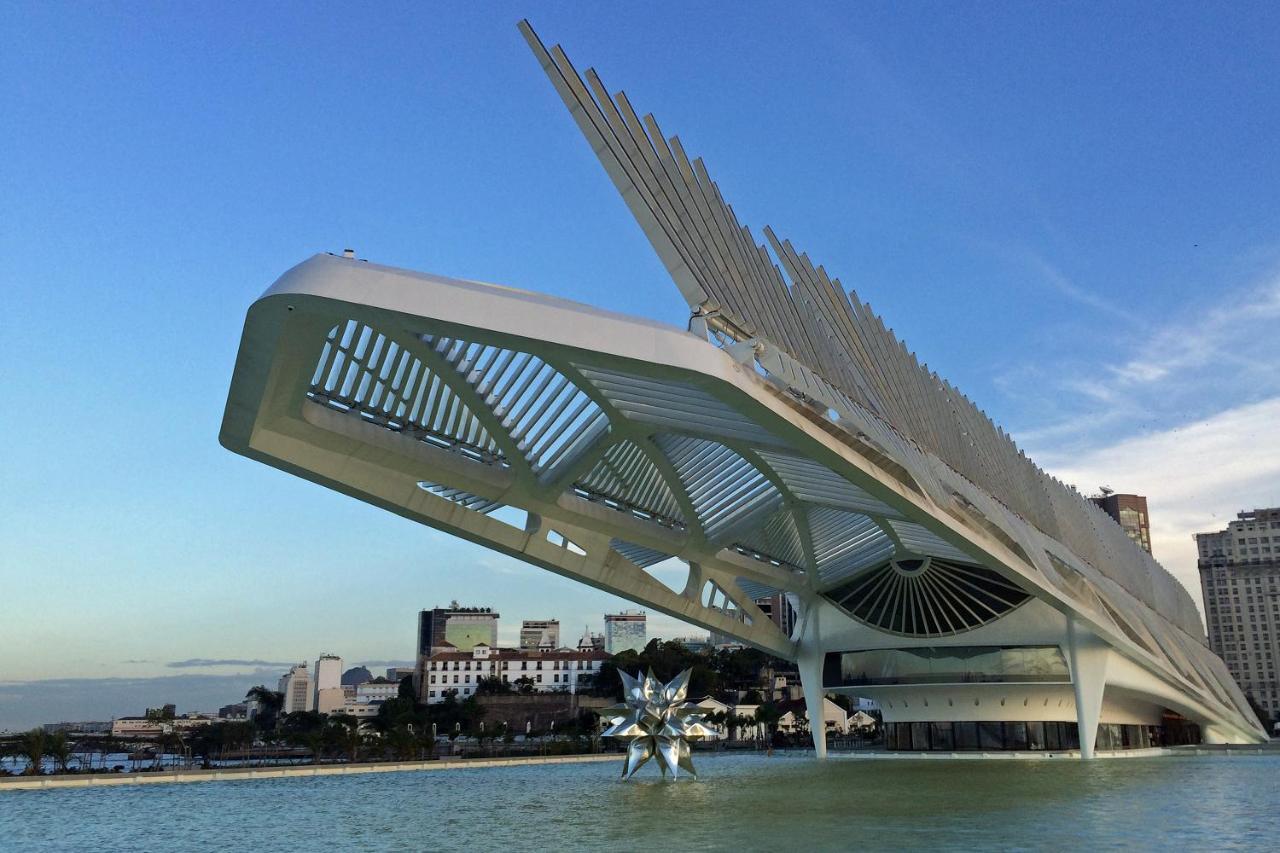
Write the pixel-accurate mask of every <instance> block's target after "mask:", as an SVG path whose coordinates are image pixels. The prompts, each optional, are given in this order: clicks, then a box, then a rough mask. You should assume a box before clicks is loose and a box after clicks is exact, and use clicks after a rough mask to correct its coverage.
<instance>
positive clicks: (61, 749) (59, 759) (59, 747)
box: [44, 732, 75, 773]
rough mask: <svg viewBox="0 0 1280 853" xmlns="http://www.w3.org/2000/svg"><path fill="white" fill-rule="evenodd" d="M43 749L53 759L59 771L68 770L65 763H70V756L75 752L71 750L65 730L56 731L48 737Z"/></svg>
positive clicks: (64, 771)
mask: <svg viewBox="0 0 1280 853" xmlns="http://www.w3.org/2000/svg"><path fill="white" fill-rule="evenodd" d="M44 751H45V754H46V755H48V756H49V757H50V758H52V759H53V761H54V764H55V765H56V766H57V768H58V772H59V773H66V772H68V768H67V765H68V764H70V763H71V758H72V756H73V755H74V754H75V753H74V752H73V751H72V748H71V742H70V741H69V740H67V733H66V732H58V733H57V734H55V735H54V736H53V737H51V738H49V739H48V742H47V743H46V744H45V747H44Z"/></svg>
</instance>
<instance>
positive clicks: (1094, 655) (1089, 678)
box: [1067, 619, 1111, 760]
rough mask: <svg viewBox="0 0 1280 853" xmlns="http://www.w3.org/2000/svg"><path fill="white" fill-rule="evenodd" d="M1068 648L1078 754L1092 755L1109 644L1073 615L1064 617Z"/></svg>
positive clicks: (1100, 709)
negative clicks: (1066, 618)
mask: <svg viewBox="0 0 1280 853" xmlns="http://www.w3.org/2000/svg"><path fill="white" fill-rule="evenodd" d="M1067 652H1068V654H1069V656H1070V663H1071V687H1072V689H1074V691H1075V694H1076V730H1077V731H1078V732H1079V734H1080V757H1081V758H1082V759H1086V760H1088V759H1091V758H1093V747H1094V744H1095V742H1096V740H1097V737H1098V722H1099V720H1100V719H1101V717H1102V693H1103V691H1104V690H1105V689H1106V686H1107V658H1108V657H1109V656H1110V655H1111V650H1110V647H1108V646H1107V644H1106V643H1104V642H1102V640H1100V639H1098V637H1096V636H1095V635H1094V634H1093V633H1092V632H1091V631H1089V630H1088V629H1087V628H1085V627H1084V626H1083V625H1080V624H1079V623H1077V622H1076V620H1074V619H1068V620H1067Z"/></svg>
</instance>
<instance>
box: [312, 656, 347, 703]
mask: <svg viewBox="0 0 1280 853" xmlns="http://www.w3.org/2000/svg"><path fill="white" fill-rule="evenodd" d="M312 680H313V682H314V684H313V685H312V689H313V690H314V691H315V696H314V698H313V699H312V700H311V710H313V711H319V712H320V713H322V714H328V713H330V712H331V711H335V710H337V709H339V708H341V707H342V658H340V657H338V656H337V655H320V657H318V658H316V670H315V675H314V677H313V679H312Z"/></svg>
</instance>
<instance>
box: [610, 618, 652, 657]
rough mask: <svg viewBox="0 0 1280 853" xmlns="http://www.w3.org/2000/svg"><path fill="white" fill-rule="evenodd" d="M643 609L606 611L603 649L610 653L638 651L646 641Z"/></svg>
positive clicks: (646, 630)
mask: <svg viewBox="0 0 1280 853" xmlns="http://www.w3.org/2000/svg"><path fill="white" fill-rule="evenodd" d="M646 622H647V620H646V617H645V614H644V611H643V610H624V611H622V612H621V613H606V614H605V617H604V650H605V651H606V652H608V653H609V654H611V655H616V654H617V653H618V652H621V651H625V650H626V649H632V650H634V651H637V652H638V651H640V650H641V649H643V648H644V645H645V643H646V642H648V629H647V625H646Z"/></svg>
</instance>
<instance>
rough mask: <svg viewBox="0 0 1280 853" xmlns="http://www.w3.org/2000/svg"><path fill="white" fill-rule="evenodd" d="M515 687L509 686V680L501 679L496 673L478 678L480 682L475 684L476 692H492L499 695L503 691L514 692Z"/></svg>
mask: <svg viewBox="0 0 1280 853" xmlns="http://www.w3.org/2000/svg"><path fill="white" fill-rule="evenodd" d="M515 692H516V691H515V689H514V688H513V687H512V686H511V682H509V681H503V680H502V679H501V678H499V677H498V676H496V675H491V676H489V677H488V678H482V679H480V683H479V684H477V685H476V694H477V695H479V694H493V695H500V694H504V693H515Z"/></svg>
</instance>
